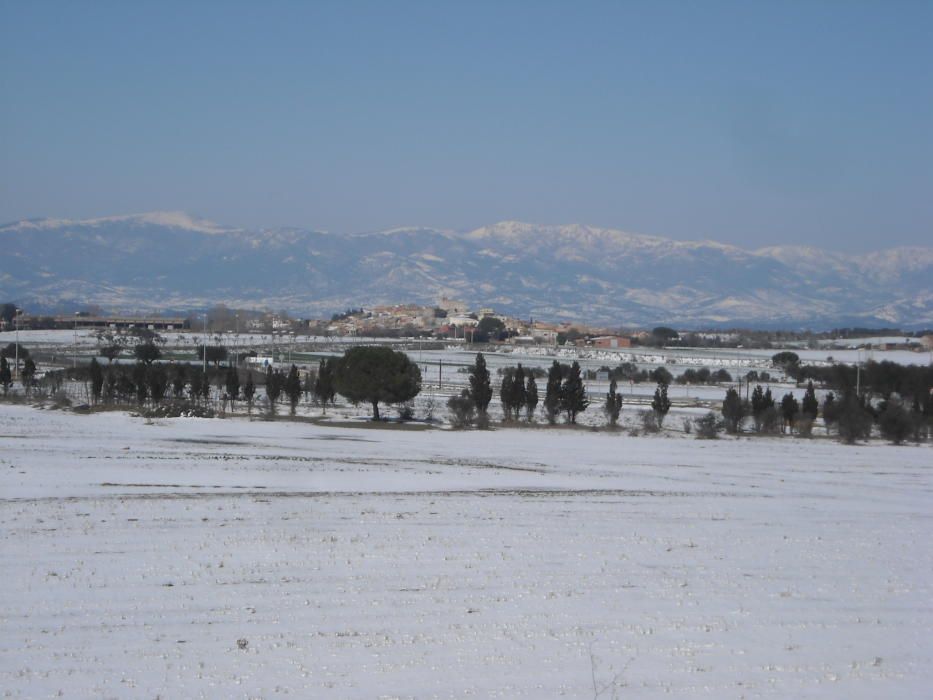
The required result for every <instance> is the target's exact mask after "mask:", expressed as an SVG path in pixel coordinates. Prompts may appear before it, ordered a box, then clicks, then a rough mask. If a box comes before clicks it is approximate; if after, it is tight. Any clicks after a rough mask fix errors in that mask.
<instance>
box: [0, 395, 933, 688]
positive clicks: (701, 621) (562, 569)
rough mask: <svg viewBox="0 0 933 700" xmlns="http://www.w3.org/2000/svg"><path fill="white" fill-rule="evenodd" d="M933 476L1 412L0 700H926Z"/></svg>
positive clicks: (581, 447) (584, 443) (623, 446)
mask: <svg viewBox="0 0 933 700" xmlns="http://www.w3.org/2000/svg"><path fill="white" fill-rule="evenodd" d="M930 457H931V451H930V449H929V447H928V446H902V447H893V446H888V445H882V444H880V443H872V444H869V445H860V446H854V447H847V446H842V445H839V444H837V443H835V442H830V441H825V440H810V441H808V440H802V439H780V438H776V437H741V438H724V439H720V440H715V441H696V440H694V439H692V438H688V437H687V436H683V435H680V434H678V433H668V434H666V435H664V436H641V437H631V436H629V435H628V434H627V433H625V432H619V433H611V432H606V431H603V432H593V431H590V430H587V429H577V430H573V429H567V428H563V427H556V428H545V427H541V428H539V429H498V430H493V431H483V432H480V431H450V430H443V429H437V428H425V427H424V426H418V428H417V429H410V428H407V429H406V426H402V425H395V424H389V425H384V426H379V427H374V426H373V425H372V424H368V423H365V422H362V421H360V422H359V423H356V424H353V423H352V422H349V424H348V421H347V420H342V421H341V422H340V423H334V424H328V423H327V422H320V423H316V424H315V423H311V422H307V421H305V422H292V421H269V420H249V419H247V418H242V417H238V418H227V419H213V420H208V419H186V418H178V419H161V420H151V419H145V418H142V417H134V416H132V415H130V414H128V413H126V412H120V411H109V412H98V413H93V412H92V413H90V414H88V415H79V414H76V413H72V412H65V411H55V410H49V409H45V410H40V409H36V408H33V407H29V406H16V405H0V526H2V527H0V561H2V567H3V571H4V577H5V580H4V586H3V587H4V594H3V595H2V596H0V620H2V629H3V634H2V636H0V689H2V690H0V695H2V696H3V697H13V698H27V697H29V698H33V697H56V696H62V697H102V698H111V697H113V698H118V697H119V698H125V697H139V698H154V697H163V698H166V697H187V698H199V697H200V698H216V697H232V698H271V697H282V696H292V697H315V698H323V697H328V698H329V697H333V698H376V697H382V698H416V697H417V698H461V697H502V698H521V697H526V698H551V697H568V698H593V697H599V698H610V697H639V698H652V697H717V698H743V697H744V698H755V697H771V698H787V697H798V698H800V697H813V698H817V697H819V698H878V697H897V698H922V697H928V694H929V688H930V687H931V685H933V670H931V669H933V608H931V600H933V549H931V548H930V546H929V542H930V535H931V523H933V520H931V515H930V514H931V513H933V478H931V464H933V460H931V458H930Z"/></svg>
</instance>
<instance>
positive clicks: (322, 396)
mask: <svg viewBox="0 0 933 700" xmlns="http://www.w3.org/2000/svg"><path fill="white" fill-rule="evenodd" d="M336 394H337V392H336V390H335V389H334V360H332V359H330V358H326V357H325V358H323V359H322V360H321V362H320V364H318V367H317V378H316V379H315V380H314V396H315V397H316V398H317V400H318V401H320V402H321V411H322V412H323V413H324V414H325V415H326V414H327V404H328V403H329V402H330V403H333V401H334V396H336Z"/></svg>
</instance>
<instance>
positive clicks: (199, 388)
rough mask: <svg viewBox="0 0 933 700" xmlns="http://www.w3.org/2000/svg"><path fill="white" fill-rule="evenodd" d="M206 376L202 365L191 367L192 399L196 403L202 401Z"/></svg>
mask: <svg viewBox="0 0 933 700" xmlns="http://www.w3.org/2000/svg"><path fill="white" fill-rule="evenodd" d="M206 383H207V382H206V377H205V376H204V371H203V370H202V369H201V368H200V367H192V368H191V389H190V391H191V400H192V401H194V402H195V403H198V402H200V401H201V395H202V393H203V391H204V387H203V385H205V384H206Z"/></svg>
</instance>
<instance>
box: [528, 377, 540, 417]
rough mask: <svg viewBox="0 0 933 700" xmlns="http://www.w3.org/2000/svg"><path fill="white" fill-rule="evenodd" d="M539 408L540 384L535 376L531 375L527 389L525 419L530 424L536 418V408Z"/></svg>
mask: <svg viewBox="0 0 933 700" xmlns="http://www.w3.org/2000/svg"><path fill="white" fill-rule="evenodd" d="M537 406H538V383H537V382H536V381H535V377H534V375H533V374H532V375H529V377H528V386H527V387H526V388H525V414H526V415H525V417H526V418H527V420H528V422H529V423H530V422H531V421H532V420H534V417H535V408H537Z"/></svg>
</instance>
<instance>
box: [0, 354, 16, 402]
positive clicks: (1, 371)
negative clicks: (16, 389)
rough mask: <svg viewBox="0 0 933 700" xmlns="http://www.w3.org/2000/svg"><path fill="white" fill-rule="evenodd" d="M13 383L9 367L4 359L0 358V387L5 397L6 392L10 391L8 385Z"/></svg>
mask: <svg viewBox="0 0 933 700" xmlns="http://www.w3.org/2000/svg"><path fill="white" fill-rule="evenodd" d="M12 383H13V373H12V372H10V365H9V364H8V363H7V361H6V357H5V356H4V357H0V386H2V387H3V395H4V396H6V394H7V392H8V391H9V390H10V385H11V384H12Z"/></svg>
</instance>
